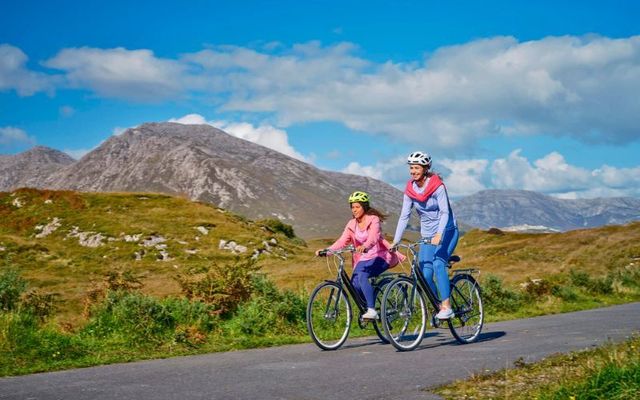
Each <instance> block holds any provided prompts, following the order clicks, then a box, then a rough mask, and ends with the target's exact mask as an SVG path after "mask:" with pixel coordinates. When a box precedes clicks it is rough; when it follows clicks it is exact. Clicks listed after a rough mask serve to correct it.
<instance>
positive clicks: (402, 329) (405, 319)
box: [381, 277, 427, 351]
mask: <svg viewBox="0 0 640 400" xmlns="http://www.w3.org/2000/svg"><path fill="white" fill-rule="evenodd" d="M414 285H415V283H414V282H413V280H411V279H409V278H407V277H400V278H396V279H395V280H394V281H393V282H391V283H390V284H389V285H388V286H387V289H386V290H385V292H384V295H383V296H382V313H381V319H382V326H383V327H384V332H385V335H386V338H387V339H388V340H389V341H390V342H391V344H392V345H393V347H395V348H396V349H398V350H400V351H408V350H413V349H415V348H416V347H418V345H419V344H420V342H421V341H422V337H423V336H424V331H425V329H426V325H427V324H426V322H427V318H426V315H427V310H426V307H425V302H424V299H423V297H422V294H421V293H420V291H419V290H418V289H417V288H414Z"/></svg>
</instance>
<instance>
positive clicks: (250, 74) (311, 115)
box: [0, 35, 640, 149]
mask: <svg viewBox="0 0 640 400" xmlns="http://www.w3.org/2000/svg"><path fill="white" fill-rule="evenodd" d="M3 49H4V50H3V51H4V52H5V53H7V54H10V56H9V57H5V58H6V60H3V63H2V64H1V65H2V67H0V71H2V72H0V77H1V78H0V88H2V87H5V88H6V87H9V88H16V90H18V91H19V93H22V94H23V95H27V94H30V93H34V92H35V91H38V90H43V89H42V88H43V85H44V83H43V81H42V79H43V76H42V75H39V74H36V73H33V72H30V71H27V70H25V68H24V65H25V62H26V55H24V53H22V52H21V51H20V50H19V49H17V48H14V47H11V46H7V45H4V47H3ZM358 52H359V50H358V48H357V46H355V45H354V44H352V43H338V44H335V45H329V46H323V45H322V44H321V43H319V42H310V43H303V44H295V45H293V46H291V47H285V46H281V45H276V46H272V45H268V44H267V45H264V46H262V47H260V48H257V49H252V48H246V47H237V46H216V47H213V48H209V49H206V50H202V51H199V52H195V53H187V54H183V55H181V56H180V57H178V58H162V57H157V56H156V55H155V54H154V53H153V52H152V51H151V50H148V49H139V50H128V49H124V48H115V49H97V48H89V47H83V48H69V49H63V50H61V51H60V52H59V53H58V54H57V55H55V56H54V57H53V58H51V59H49V60H48V61H46V62H45V63H44V65H45V66H47V67H51V68H56V69H59V70H62V71H63V72H64V76H65V81H66V83H67V85H68V86H69V87H75V88H81V89H89V90H92V91H94V92H95V93H97V94H98V95H99V96H105V97H118V98H123V99H129V100H145V101H161V100H165V99H175V98H180V97H182V96H188V95H194V94H198V95H205V96H207V97H208V98H209V99H210V100H211V101H213V102H214V103H215V104H217V105H219V107H220V110H223V111H224V110H232V111H242V112H248V113H273V114H274V115H275V116H276V117H277V118H278V123H277V125H278V126H279V127H287V126H290V125H291V124H295V123H302V122H309V121H337V122H340V123H343V124H344V125H346V126H347V127H349V128H351V129H354V130H359V131H363V132H367V133H373V134H383V135H388V136H392V137H395V138H399V139H401V140H404V141H415V140H417V139H419V140H428V141H429V143H430V146H431V147H432V148H434V149H438V148H440V149H444V148H462V147H468V146H470V145H472V144H473V142H474V141H475V140H478V139H481V138H483V137H487V136H496V135H531V134H538V133H546V134H551V135H565V136H571V137H573V138H576V139H578V140H581V141H583V142H607V143H618V144H620V143H630V142H632V141H635V140H637V139H638V131H637V126H636V125H637V124H636V121H637V116H638V115H640V102H638V101H637V94H638V93H640V36H632V37H628V38H620V39H611V38H607V37H601V36H595V35H590V36H584V37H575V36H562V37H546V38H542V39H539V40H532V41H527V42H519V41H518V40H516V39H515V38H513V37H493V38H486V39H479V40H474V41H471V42H468V43H465V44H461V45H456V46H448V47H442V48H440V49H437V50H436V51H435V52H433V53H432V54H431V55H430V56H429V57H428V58H426V59H424V60H420V61H417V62H413V63H401V62H394V61H393V60H389V61H387V62H384V63H375V62H372V61H369V60H367V59H365V58H363V57H361V56H359V55H358ZM7 71H10V72H7ZM11 71H13V72H11ZM16 71H18V72H16ZM15 74H18V75H20V76H23V77H24V79H23V80H22V81H23V82H22V81H21V82H22V83H20V84H15V83H11V82H13V81H14V80H7V79H8V78H7V77H9V78H11V77H12V76H14V75H15ZM254 129H258V128H255V127H254ZM280 129H281V128H280ZM240 130H241V131H242V132H244V131H245V130H244V129H243V128H242V129H240ZM261 135H267V134H261ZM267 136H271V137H275V136H278V134H273V133H270V134H268V135H267Z"/></svg>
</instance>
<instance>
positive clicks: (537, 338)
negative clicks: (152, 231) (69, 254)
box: [0, 303, 640, 400]
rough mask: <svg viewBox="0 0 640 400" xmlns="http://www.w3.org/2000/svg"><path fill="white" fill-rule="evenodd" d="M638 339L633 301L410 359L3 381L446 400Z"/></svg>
mask: <svg viewBox="0 0 640 400" xmlns="http://www.w3.org/2000/svg"><path fill="white" fill-rule="evenodd" d="M638 333H640V303H632V304H625V305H620V306H614V307H608V308H600V309H595V310H589V311H581V312H575V313H568V314H560V315H550V316H544V317H538V318H529V319H522V320H515V321H508V322H500V323H493V324H488V325H485V328H484V330H483V333H482V335H481V339H480V341H479V342H477V343H473V344H469V345H459V344H457V342H455V340H454V339H453V338H452V336H451V335H450V333H449V331H448V330H430V331H427V335H426V337H425V339H424V340H423V342H422V345H421V346H420V347H419V348H417V349H416V350H414V351H412V352H403V353H401V352H397V351H395V349H394V348H393V347H392V346H391V345H382V344H380V343H379V342H378V341H377V340H376V339H373V338H367V339H351V340H348V341H347V343H346V344H345V346H344V347H342V348H341V349H340V350H337V351H330V352H327V351H321V350H319V349H318V348H317V347H315V345H313V344H305V345H293V346H283V347H275V348H269V349H256V350H246V351H236V352H228V353H213V354H207V355H200V356H190V357H177V358H171V359H165V360H153V361H144V362H135V363H129V364H113V365H107V366H101V367H92V368H84V369H76V370H69V371H61V372H52V373H43V374H34V375H27V376H20V377H9V378H2V379H0V399H91V400H97V399H154V400H163V399H184V400H190V399H260V400H261V399H296V400H297V399H300V400H307V399H309V400H312V399H318V400H320V399H321V400H327V399H390V398H393V399H438V398H439V397H438V396H435V395H434V394H432V393H430V392H429V391H428V388H430V387H434V386H437V385H440V384H443V383H446V382H450V381H453V380H455V379H459V378H466V377H468V376H470V375H471V374H473V373H482V372H487V371H494V370H499V369H503V368H506V367H511V366H513V363H514V362H515V361H516V360H523V361H524V362H533V361H536V360H539V359H541V358H544V357H546V356H548V355H551V354H553V353H558V352H568V351H572V350H578V349H585V348H589V347H592V346H598V345H602V344H604V343H605V342H607V341H622V340H624V339H626V338H628V337H630V336H631V335H633V334H638Z"/></svg>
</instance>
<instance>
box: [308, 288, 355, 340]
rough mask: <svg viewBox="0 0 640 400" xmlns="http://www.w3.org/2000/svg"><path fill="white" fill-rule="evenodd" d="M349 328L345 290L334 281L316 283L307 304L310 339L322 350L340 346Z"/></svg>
mask: <svg viewBox="0 0 640 400" xmlns="http://www.w3.org/2000/svg"><path fill="white" fill-rule="evenodd" d="M350 328H351V304H350V303H349V299H348V298H347V296H346V294H345V291H344V289H343V288H341V287H340V286H339V285H338V284H337V283H335V282H325V283H322V284H320V285H318V286H317V287H316V288H315V289H314V290H313V292H312V293H311V297H310V298H309V304H308V305H307V329H308V330H309V335H310V336H311V339H313V341H314V342H315V343H316V344H317V345H318V347H320V348H321V349H323V350H335V349H337V348H339V347H340V346H342V345H343V344H344V342H345V341H346V340H347V336H349V329H350Z"/></svg>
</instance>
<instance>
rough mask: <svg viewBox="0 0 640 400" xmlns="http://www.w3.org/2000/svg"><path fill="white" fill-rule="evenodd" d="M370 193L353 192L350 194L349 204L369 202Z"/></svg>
mask: <svg viewBox="0 0 640 400" xmlns="http://www.w3.org/2000/svg"><path fill="white" fill-rule="evenodd" d="M368 202H369V195H368V194H366V193H365V192H353V193H351V196H349V204H351V203H368Z"/></svg>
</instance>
